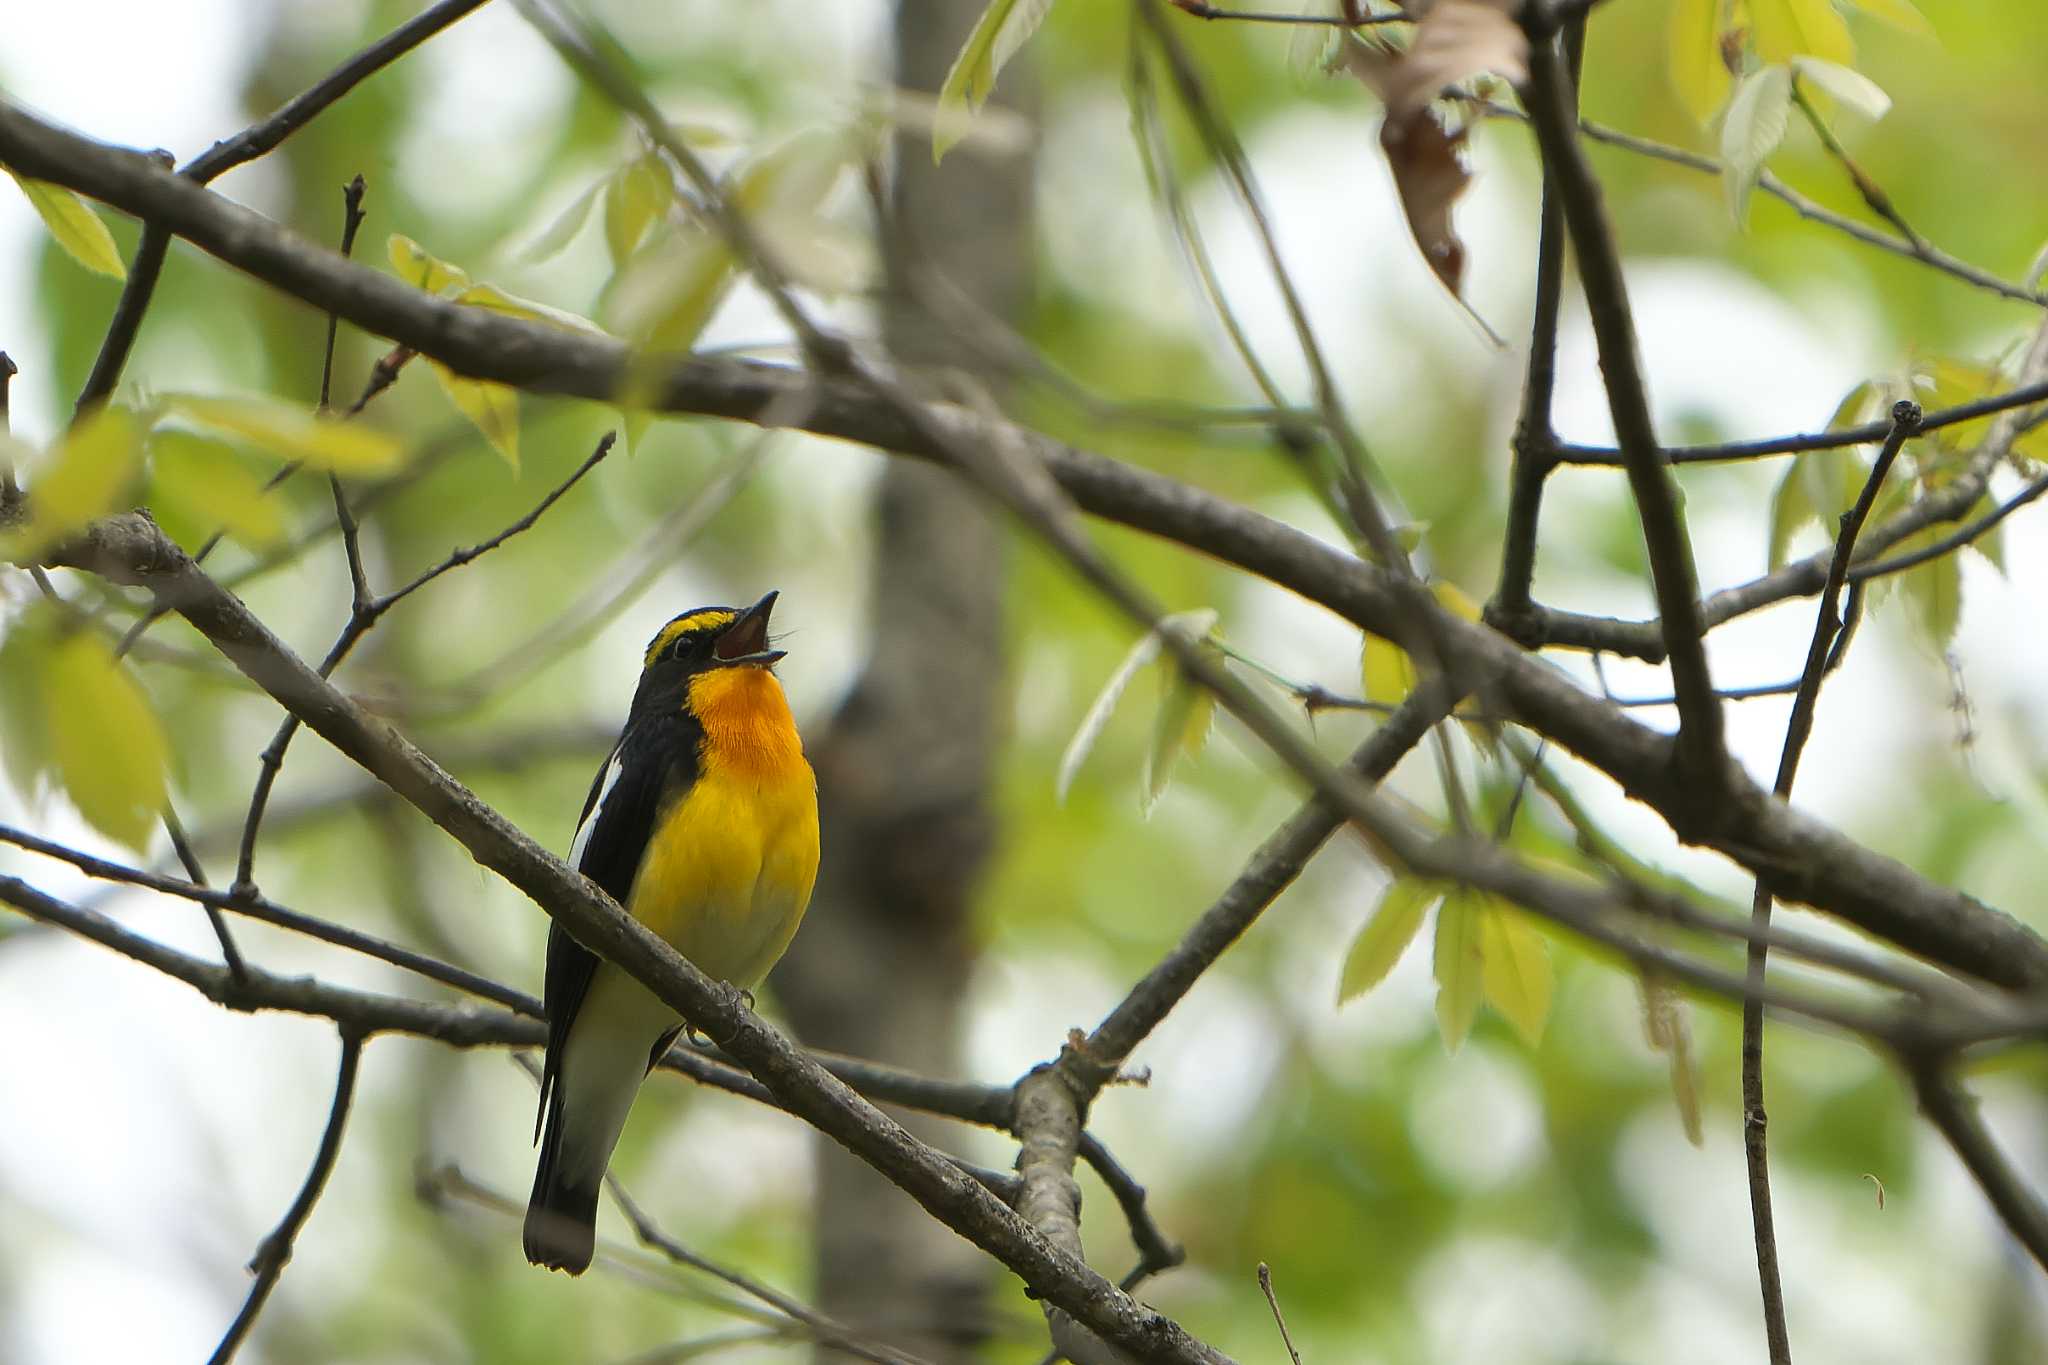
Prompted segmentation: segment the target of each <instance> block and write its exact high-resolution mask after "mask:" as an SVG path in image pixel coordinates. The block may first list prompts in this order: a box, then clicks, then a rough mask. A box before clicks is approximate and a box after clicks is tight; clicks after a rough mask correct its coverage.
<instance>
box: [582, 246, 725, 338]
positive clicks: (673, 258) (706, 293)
mask: <svg viewBox="0 0 2048 1365" xmlns="http://www.w3.org/2000/svg"><path fill="white" fill-rule="evenodd" d="M736 265H737V262H736V261H735V260H734V257H733V254H732V250H731V249H730V248H729V247H727V246H726V245H725V243H724V242H723V241H722V240H720V239H719V238H718V237H717V236H715V235H714V234H712V233H709V232H702V231H698V230H695V229H690V230H687V231H683V232H677V233H671V234H670V235H668V236H666V237H663V238H661V239H660V240H658V241H655V242H653V243H651V244H650V245H648V246H647V247H645V248H644V249H642V250H641V251H639V252H637V253H635V254H634V256H633V258H632V259H631V260H629V261H627V262H626V263H625V265H623V266H621V267H620V268H619V271H618V273H617V274H615V275H614V276H613V277H612V282H611V283H610V284H609V285H607V286H606V288H605V300H606V302H605V307H604V310H603V314H602V315H603V317H604V318H605V320H606V321H607V322H608V323H610V324H611V326H612V328H613V329H614V330H615V331H617V332H618V334H619V335H620V336H624V337H630V338H631V339H632V340H634V341H637V342H639V343H640V344H641V345H642V346H643V347H645V348H647V349H648V350H653V351H687V350H689V349H690V347H691V346H693V345H695V344H696V341H697V338H698V337H699V336H700V335H702V333H703V331H704V328H705V327H706V326H708V325H709V324H710V322H711V319H712V317H713V315H715V314H716V313H717V312H718V306H719V304H721V303H723V302H724V301H725V297H726V295H727V294H729V293H730V292H732V286H733V284H734V282H735V278H736Z"/></svg>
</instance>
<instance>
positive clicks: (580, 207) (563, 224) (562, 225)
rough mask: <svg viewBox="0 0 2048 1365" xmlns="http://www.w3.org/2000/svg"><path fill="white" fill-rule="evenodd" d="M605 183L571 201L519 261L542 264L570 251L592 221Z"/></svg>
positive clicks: (594, 186) (542, 230) (520, 254)
mask: <svg viewBox="0 0 2048 1365" xmlns="http://www.w3.org/2000/svg"><path fill="white" fill-rule="evenodd" d="M604 186H605V182H604V181H602V180H600V181H598V182H597V183H596V184H595V185H592V186H591V187H590V188H589V189H587V190H585V191H583V193H581V194H579V195H577V196H576V197H575V198H574V199H572V200H570V201H569V207H567V208H565V209H563V210H562V211H561V212H560V213H559V214H557V215H556V216H555V219H554V221H553V222H551V223H549V224H548V225H547V226H546V227H545V228H543V229H541V234H540V236H538V237H536V238H534V239H533V242H532V244H531V245H529V246H528V247H527V248H526V249H525V250H524V251H522V252H520V253H519V259H520V260H522V261H527V262H536V263H537V262H540V261H545V260H548V259H550V258H552V257H555V256H559V255H561V254H562V253H563V252H564V251H566V250H568V249H569V243H571V242H573V241H575V240H576V234H577V233H579V232H581V231H582V230H583V225H584V223H586V222H588V221H589V219H590V210H591V208H592V207H593V206H595V205H596V203H597V199H598V196H599V195H600V194H602V193H604Z"/></svg>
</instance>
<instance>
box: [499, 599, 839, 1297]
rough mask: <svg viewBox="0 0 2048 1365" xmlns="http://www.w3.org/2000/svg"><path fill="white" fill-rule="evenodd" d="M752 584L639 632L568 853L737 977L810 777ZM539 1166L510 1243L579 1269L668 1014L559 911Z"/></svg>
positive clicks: (799, 838) (531, 1255)
mask: <svg viewBox="0 0 2048 1365" xmlns="http://www.w3.org/2000/svg"><path fill="white" fill-rule="evenodd" d="M775 596H776V595H775V594H774V593H772V592H771V593H769V594H768V595H767V596H766V597H763V598H762V599H761V600H760V601H759V602H756V603H755V604H754V605H753V606H751V607H748V608H746V609H745V610H744V611H742V610H737V609H734V608H730V607H707V608H702V609H700V610H697V611H689V612H684V613H683V614H682V615H681V616H678V617H676V618H675V619H674V620H672V621H670V622H669V623H668V624H667V625H665V626H663V627H662V628H661V630H660V632H659V633H658V634H656V635H655V637H654V640H653V642H652V643H650V644H649V645H648V646H647V657H646V662H645V665H644V667H643V669H642V671H641V674H640V686H639V689H638V690H637V691H636V692H635V693H634V694H633V707H632V711H631V712H630V713H629V714H628V716H627V717H626V726H625V729H624V730H623V731H622V732H621V733H620V735H619V742H618V743H617V744H616V745H614V746H613V747H612V751H611V755H610V757H608V758H607V759H606V760H605V764H604V767H603V768H602V769H600V770H599V772H598V774H597V779H596V780H595V781H594V782H592V783H591V786H590V796H589V798H588V799H587V800H585V801H584V803H583V814H582V816H581V818H580V819H579V820H578V822H577V826H576V837H575V841H574V843H572V844H571V845H570V849H569V861H570V863H572V864H573V865H574V866H575V867H576V869H577V870H578V871H580V872H582V873H583V875H584V876H586V877H588V878H590V879H591V880H592V881H594V882H596V883H597V884H598V885H599V886H601V887H603V888H604V889H605V890H606V891H607V892H609V893H610V894H611V896H612V897H613V899H615V900H617V901H618V902H619V904H620V905H622V906H624V907H625V908H626V912H627V913H628V914H630V915H632V916H633V918H634V919H637V920H639V921H640V922H641V923H642V924H644V925H646V926H647V927H648V928H649V929H652V930H653V931H654V932H655V933H657V934H659V935H660V936H661V937H662V938H664V939H666V940H668V942H669V943H670V944H672V945H673V946H674V947H675V949H676V951H677V952H680V953H681V954H682V955H683V956H684V957H687V958H689V959H690V961H691V962H693V963H695V964H696V965H697V967H698V968H699V969H700V970H702V971H703V972H704V974H705V975H706V976H709V977H712V978H713V979H715V980H722V981H727V982H730V983H731V984H732V985H734V986H737V987H740V988H741V989H745V988H746V987H749V986H752V985H754V984H755V983H756V982H758V981H759V980H760V979H761V978H762V977H763V976H765V975H766V974H767V972H768V969H769V968H770V967H772V966H773V965H774V964H775V960H776V959H777V958H779V957H781V956H782V950H783V949H784V948H786V947H788V946H789V940H790V937H791V936H792V935H793V934H795V933H796V927H797V922H798V921H799V920H801V919H802V918H803V913H804V907H805V905H806V904H808V903H809V901H810V899H811V884H812V882H813V881H814V880H815V879H816V877H817V872H818V791H817V780H816V778H814V777H813V776H812V773H811V766H810V764H809V763H807V762H805V760H804V751H803V741H802V740H801V739H800V738H799V737H798V735H797V732H796V723H795V721H794V720H793V719H792V718H791V716H790V713H789V702H788V700H787V699H786V698H785V697H784V696H783V694H782V684H781V683H780V682H778V681H776V678H775V673H774V671H773V670H774V667H775V663H776V661H777V660H779V659H781V658H782V656H783V651H781V650H779V649H770V648H769V647H768V613H769V611H770V609H771V608H773V607H774V605H775ZM545 993H546V1000H547V1016H548V1044H547V1061H546V1064H545V1066H544V1067H543V1069H542V1073H541V1088H540V1117H539V1119H538V1120H537V1122H536V1125H535V1127H536V1132H537V1133H540V1134H541V1137H540V1144H541V1149H540V1166H539V1169H538V1170H537V1171H536V1172H535V1174H534V1178H533V1198H532V1199H531V1201H529V1203H528V1204H527V1208H526V1258H527V1259H528V1260H529V1261H532V1262H533V1263H534V1264H535V1265H544V1266H547V1267H549V1268H550V1269H554V1270H566V1271H568V1272H569V1273H570V1274H571V1275H576V1274H580V1273H582V1272H583V1271H584V1270H585V1269H587V1268H588V1267H589V1265H590V1257H591V1252H592V1249H593V1246H594V1243H595V1239H596V1235H597V1234H596V1228H597V1195H598V1189H599V1187H600V1186H601V1185H602V1184H603V1183H604V1173H605V1167H606V1166H607V1165H608V1164H609V1163H610V1161H611V1155H612V1149H613V1148H614V1147H615V1146H616V1145H617V1144H618V1141H619V1134H620V1132H621V1131H623V1130H624V1128H625V1126H626V1113H627V1111H628V1110H629V1109H630V1108H631V1107H632V1104H633V1096H634V1094H635V1093H636V1092H637V1091H638V1090H639V1088H640V1082H641V1080H642V1079H643V1078H644V1077H645V1076H646V1074H647V1073H648V1072H649V1071H650V1070H652V1069H653V1067H654V1064H655V1062H657V1061H659V1060H660V1058H661V1056H662V1054H663V1053H665V1052H666V1051H668V1047H669V1044H670V1043H672V1042H673V1041H675V1037H676V1034H677V1033H679V1032H680V1031H681V1029H682V1027H683V1021H682V1019H681V1018H680V1017H679V1016H678V1015H677V1014H676V1012H675V1011H674V1010H672V1009H670V1008H669V1007H668V1006H667V1005H664V1004H662V1003H661V1001H659V1000H658V999H656V998H655V996H654V994H653V993H652V992H650V991H649V990H648V989H647V988H646V987H644V986H642V985H641V984H640V983H639V982H637V981H635V980H634V979H633V978H632V977H631V976H629V975H628V974H627V973H626V972H625V971H624V970H623V969H622V968H620V967H617V966H615V965H613V964H612V963H609V962H605V961H602V960H600V959H599V958H598V956H597V955H596V954H595V953H593V952H591V951H590V950H589V949H587V948H585V947H584V946H583V945H582V944H580V943H578V942H576V940H575V939H573V938H571V937H570V936H569V934H568V932H567V931H566V930H564V929H563V928H562V926H561V924H560V923H559V922H557V923H556V924H555V926H554V927H553V929H552V930H550V931H549V934H548V964H547V984H546V992H545Z"/></svg>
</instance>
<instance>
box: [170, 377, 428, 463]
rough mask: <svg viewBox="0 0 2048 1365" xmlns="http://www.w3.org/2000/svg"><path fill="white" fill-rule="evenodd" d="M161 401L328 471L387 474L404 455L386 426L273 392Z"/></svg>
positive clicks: (275, 453) (263, 448)
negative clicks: (316, 409) (327, 412)
mask: <svg viewBox="0 0 2048 1365" xmlns="http://www.w3.org/2000/svg"><path fill="white" fill-rule="evenodd" d="M165 401H166V407H167V409H168V411H170V412H172V413H174V414H176V415H177V416H179V417H183V418H185V419H186V420H188V421H192V422H197V423H199V424H200V425H202V426H209V427H213V428H214V429H216V430H218V431H223V432H226V433H228V434H229V435H231V436H235V437H239V438H240V439H241V440H243V441H246V442H247V443H248V444H249V445H250V446H251V447H252V448H253V449H255V450H256V451H258V452H260V453H262V454H265V455H269V456H271V457H272V458H274V459H278V460H288V461H297V462H298V463H300V464H304V465H309V466H311V467H312V468H314V469H320V470H325V471H327V472H329V473H334V474H348V475H374V474H388V473H390V472H391V471H392V470H394V469H396V468H397V467H398V465H399V463H400V462H401V461H402V460H403V459H404V457H405V445H404V443H403V442H401V441H400V440H399V439H398V438H397V437H396V436H393V435H391V434H389V433H388V432H382V431H378V430H376V429H375V428H374V427H368V426H364V425H363V424H361V423H360V422H348V421H341V420H338V419H336V418H333V417H327V416H323V415H320V414H317V413H313V412H309V411H308V410H306V409H305V408H301V407H297V406H294V405H293V404H290V403H280V402H278V401H277V400H275V399H272V398H221V397H213V396H210V395H200V394H179V395H174V396H172V397H171V398H169V399H167V400H165Z"/></svg>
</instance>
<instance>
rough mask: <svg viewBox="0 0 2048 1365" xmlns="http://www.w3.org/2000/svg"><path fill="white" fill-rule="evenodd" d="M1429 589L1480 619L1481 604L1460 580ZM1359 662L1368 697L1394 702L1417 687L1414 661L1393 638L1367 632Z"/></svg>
mask: <svg viewBox="0 0 2048 1365" xmlns="http://www.w3.org/2000/svg"><path fill="white" fill-rule="evenodd" d="M1430 592H1431V593H1432V594H1434V595H1435V597H1436V600H1437V601H1438V602H1440V603H1442V604H1443V605H1444V607H1445V608H1446V609H1448V610H1449V611H1450V612H1451V613H1452V614H1454V615H1456V616H1457V617H1459V618H1460V619H1461V620H1465V621H1474V622H1476V621H1477V620H1478V619H1479V604H1478V603H1477V602H1475V601H1473V600H1472V598H1471V597H1470V596H1468V595H1467V594H1466V592H1465V590H1464V589H1462V588H1460V587H1459V586H1458V585H1457V584H1455V583H1450V582H1443V583H1437V584H1434V585H1432V586H1431V588H1430ZM1358 665H1359V679H1360V683H1361V685H1362V686H1363V687H1364V689H1365V699H1366V700H1367V701H1375V702H1384V703H1387V704H1389V705H1391V704H1393V703H1395V702H1398V701H1400V700H1401V699H1402V698H1404V697H1406V696H1407V695H1408V694H1409V693H1410V692H1413V691H1414V690H1415V665H1414V663H1413V662H1412V661H1411V660H1410V659H1409V658H1408V654H1407V651H1405V650H1403V649H1402V648H1401V647H1400V646H1399V645H1397V644H1395V643H1394V642H1393V641H1392V640H1388V639H1384V638H1382V637H1381V636H1378V635H1371V634H1368V635H1367V636H1366V637H1365V644H1364V646H1363V647H1362V649H1361V651H1360V654H1359V660H1358Z"/></svg>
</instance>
